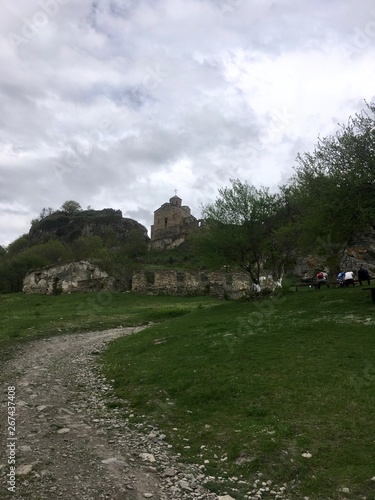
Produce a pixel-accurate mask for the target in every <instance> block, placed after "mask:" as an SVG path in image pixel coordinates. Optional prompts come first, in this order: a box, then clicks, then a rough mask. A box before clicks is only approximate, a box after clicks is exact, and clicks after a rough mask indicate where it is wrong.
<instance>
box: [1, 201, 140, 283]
mask: <svg viewBox="0 0 375 500" xmlns="http://www.w3.org/2000/svg"><path fill="white" fill-rule="evenodd" d="M148 242H149V238H148V236H147V229H146V228H145V227H144V226H142V225H141V224H140V223H139V222H137V221H135V220H133V219H129V218H124V217H122V213H121V211H120V210H113V209H111V208H106V209H103V210H92V209H88V210H82V209H81V207H80V205H79V203H78V202H76V201H73V200H69V201H67V202H65V203H64V204H63V205H62V207H61V209H59V210H53V209H51V208H48V209H46V208H43V210H42V211H41V214H40V216H39V217H38V218H37V219H34V220H33V221H32V222H31V228H30V231H29V233H28V234H24V235H22V236H20V237H19V238H17V239H16V240H15V241H14V242H13V243H11V244H10V245H9V246H8V248H7V249H6V250H5V249H2V251H1V252H0V290H2V291H6V292H11V291H20V290H21V288H22V281H23V278H24V276H25V274H26V273H27V272H28V271H29V270H30V269H36V268H41V267H45V266H48V265H52V264H56V263H61V262H66V261H69V260H79V259H88V260H91V261H93V262H94V263H96V264H98V265H99V266H100V267H102V268H103V269H104V270H106V271H107V272H108V273H109V274H111V275H115V276H116V277H117V278H119V279H123V280H128V279H129V276H130V275H131V271H132V267H133V263H134V259H135V257H136V256H141V255H144V254H145V253H146V252H147V245H148Z"/></svg>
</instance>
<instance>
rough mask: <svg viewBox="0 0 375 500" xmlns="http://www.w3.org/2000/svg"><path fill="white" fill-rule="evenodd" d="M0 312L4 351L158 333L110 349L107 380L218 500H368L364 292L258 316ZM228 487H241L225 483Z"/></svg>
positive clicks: (72, 308) (199, 302) (369, 375)
mask: <svg viewBox="0 0 375 500" xmlns="http://www.w3.org/2000/svg"><path fill="white" fill-rule="evenodd" d="M0 305H1V315H0V321H1V334H0V335H1V337H0V338H1V342H2V345H3V346H4V347H7V348H9V347H11V346H12V345H14V343H16V342H19V341H22V340H25V339H29V338H35V337H36V336H45V335H51V334H56V333H60V332H61V333H67V332H73V331H87V330H94V329H95V330H97V329H104V328H108V327H114V326H119V325H123V326H127V325H134V324H141V323H143V324H144V323H147V322H149V321H160V322H159V323H157V324H155V325H154V326H152V327H150V328H147V329H146V330H144V331H142V332H140V333H138V334H137V335H134V336H129V337H124V338H122V339H119V340H117V341H115V342H114V343H112V344H111V346H110V348H109V349H108V350H107V351H106V353H105V354H104V355H103V356H102V363H103V370H104V372H105V374H106V375H107V376H108V378H109V379H111V380H112V379H113V380H115V382H114V393H115V394H116V396H118V397H120V398H123V399H124V400H125V401H126V404H124V405H123V412H124V413H123V414H124V418H126V417H128V414H129V412H133V413H134V414H135V415H146V419H147V421H148V423H149V424H155V425H157V427H158V428H159V429H161V430H162V431H163V432H164V433H165V434H166V435H167V440H168V442H169V443H171V444H172V445H173V449H174V451H175V452H178V453H181V460H185V461H187V462H189V461H191V462H194V463H198V464H205V467H206V473H207V474H209V475H210V476H212V477H213V478H214V479H212V480H211V481H210V483H209V484H210V487H211V488H212V490H213V491H217V492H223V491H227V492H228V493H230V494H231V495H232V496H233V497H234V498H244V493H246V492H247V491H251V490H252V484H253V482H254V480H255V479H256V478H259V475H258V474H259V473H262V474H263V476H262V479H261V480H262V481H263V480H265V481H267V480H271V481H272V482H273V485H272V486H271V488H272V487H275V488H276V485H278V487H280V486H282V485H283V484H284V483H286V485H287V489H286V492H287V496H286V497H287V498H289V499H291V500H300V499H303V498H304V497H309V499H310V500H318V499H319V500H328V499H337V500H338V499H344V498H347V499H360V498H364V497H366V499H367V500H374V499H375V481H372V480H371V478H373V477H374V476H375V419H374V408H375V328H374V327H375V305H374V304H372V302H371V297H370V294H369V292H367V291H366V292H365V291H362V290H361V289H360V288H359V287H355V288H352V289H336V288H331V289H322V290H319V291H317V290H313V289H309V288H306V289H302V290H300V291H299V292H297V293H288V294H286V295H284V296H279V297H275V298H273V299H268V300H264V301H259V302H226V301H222V302H220V301H217V300H215V299H210V298H208V297H201V298H197V297H185V298H183V297H153V296H135V295H132V294H103V295H102V296H101V297H100V296H99V294H79V295H78V294H71V295H66V296H58V297H45V296H24V295H19V294H17V295H2V296H0ZM128 404H129V406H128ZM120 406H122V405H120ZM142 418H144V417H142ZM135 420H136V419H135ZM176 429H177V430H176ZM303 455H305V456H303ZM207 461H208V462H207ZM232 476H237V477H238V478H240V479H241V480H242V481H244V484H242V483H238V482H237V483H234V482H231V481H230V480H226V479H225V478H230V477H232ZM220 478H223V479H220ZM249 485H251V486H249ZM232 487H235V488H236V489H237V491H235V490H233V489H232ZM345 488H347V489H348V491H347V490H345ZM274 497H275V495H271V494H270V495H269V496H267V493H264V494H263V496H262V498H274Z"/></svg>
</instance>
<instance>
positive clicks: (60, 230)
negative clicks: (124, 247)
mask: <svg viewBox="0 0 375 500" xmlns="http://www.w3.org/2000/svg"><path fill="white" fill-rule="evenodd" d="M135 233H139V236H141V237H142V238H144V240H145V241H146V242H148V241H149V238H148V236H147V229H146V228H145V227H144V226H142V224H140V223H139V222H137V221H135V220H133V219H128V218H125V217H123V216H122V212H121V210H113V209H112V208H105V209H104V210H82V211H80V212H76V213H73V214H67V213H65V212H62V211H58V212H54V213H53V214H52V215H49V216H47V217H45V218H43V219H42V220H40V221H38V222H36V223H34V224H33V225H32V227H31V229H30V231H29V244H30V245H34V244H36V243H42V242H45V241H48V240H50V239H58V240H60V241H63V242H64V243H70V242H72V241H74V240H75V239H77V238H79V237H82V236H100V237H102V238H104V239H108V238H112V239H113V240H114V242H116V243H123V242H125V241H126V240H127V239H128V238H129V237H130V236H133V237H134V234H135Z"/></svg>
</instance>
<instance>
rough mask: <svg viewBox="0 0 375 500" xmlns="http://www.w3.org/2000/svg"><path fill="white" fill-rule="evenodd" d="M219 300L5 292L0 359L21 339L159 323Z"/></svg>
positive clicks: (0, 296) (0, 318)
mask: <svg viewBox="0 0 375 500" xmlns="http://www.w3.org/2000/svg"><path fill="white" fill-rule="evenodd" d="M217 303H218V300H216V299H212V298H210V297H168V296H162V297H161V296H142V295H135V294H131V293H121V292H117V293H114V292H96V293H72V294H68V295H59V296H47V295H24V294H21V293H17V294H0V311H1V312H0V361H4V360H5V359H6V358H7V357H9V355H10V354H11V352H12V348H13V347H15V346H17V345H18V343H19V342H22V341H27V340H32V339H36V338H41V337H48V336H52V335H61V334H68V333H75V332H85V331H97V330H105V329H108V328H116V327H119V326H124V327H125V326H134V325H139V324H147V323H149V322H158V321H161V320H165V319H167V318H172V317H176V316H180V315H182V314H186V313H188V312H189V311H191V310H194V309H196V308H206V307H212V306H214V305H216V304H217Z"/></svg>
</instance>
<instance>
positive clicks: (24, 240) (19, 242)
mask: <svg viewBox="0 0 375 500" xmlns="http://www.w3.org/2000/svg"><path fill="white" fill-rule="evenodd" d="M28 244H29V235H28V234H23V235H22V236H20V237H19V238H17V239H16V240H14V241H13V242H12V243H10V244H9V245H8V248H7V253H8V255H9V256H13V255H17V254H18V253H20V252H22V251H23V250H25V249H26V248H27V246H28Z"/></svg>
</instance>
